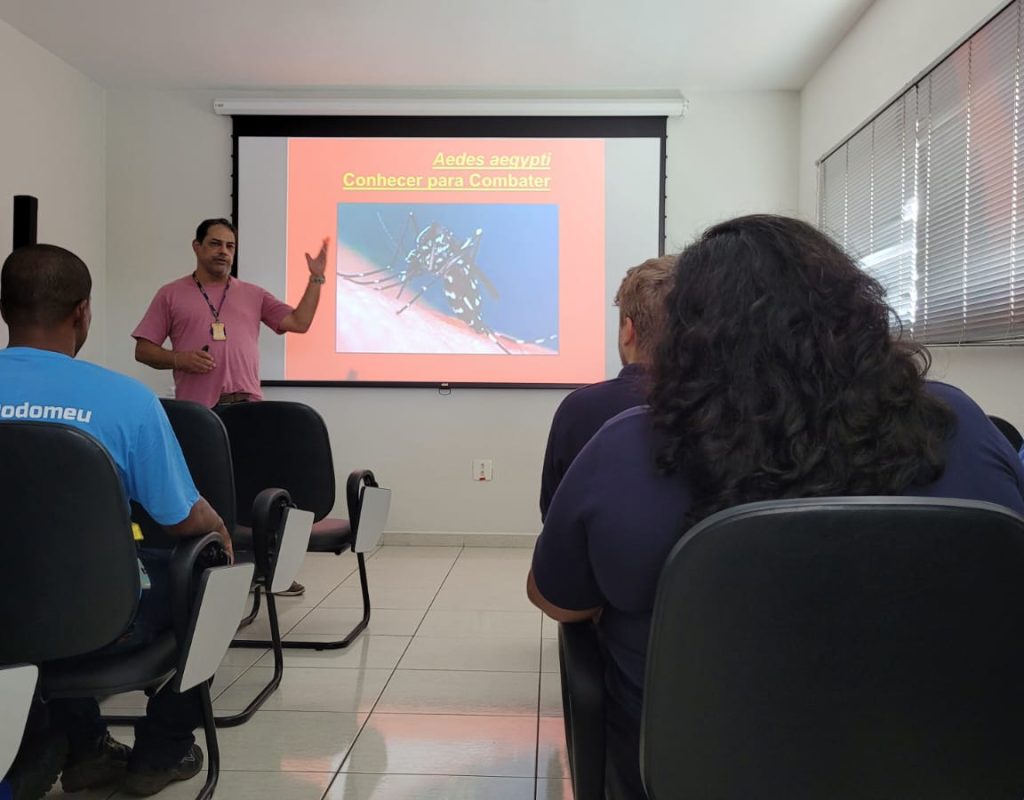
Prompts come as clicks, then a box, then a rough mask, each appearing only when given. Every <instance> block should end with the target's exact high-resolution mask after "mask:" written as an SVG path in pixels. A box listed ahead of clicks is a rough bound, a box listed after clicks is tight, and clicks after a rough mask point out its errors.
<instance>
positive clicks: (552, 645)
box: [540, 639, 558, 672]
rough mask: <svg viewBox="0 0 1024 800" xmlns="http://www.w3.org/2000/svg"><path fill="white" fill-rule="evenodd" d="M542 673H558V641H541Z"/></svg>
mask: <svg viewBox="0 0 1024 800" xmlns="http://www.w3.org/2000/svg"><path fill="white" fill-rule="evenodd" d="M540 671H541V672H558V639H542V640H541V646H540Z"/></svg>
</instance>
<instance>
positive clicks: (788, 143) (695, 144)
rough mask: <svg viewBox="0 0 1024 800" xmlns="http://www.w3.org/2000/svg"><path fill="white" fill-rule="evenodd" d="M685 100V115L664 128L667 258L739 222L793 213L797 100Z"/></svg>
mask: <svg viewBox="0 0 1024 800" xmlns="http://www.w3.org/2000/svg"><path fill="white" fill-rule="evenodd" d="M687 100H688V101H689V110H688V111H687V115H686V116H685V117H684V118H682V119H675V120H670V121H669V127H668V132H669V139H668V173H667V186H666V191H667V194H668V200H667V202H666V204H665V216H666V224H665V239H666V241H665V247H666V250H667V251H669V252H674V251H676V250H679V249H681V248H682V247H683V246H684V245H686V244H687V243H688V242H690V241H691V240H692V239H693V238H694V237H696V236H697V235H699V234H700V233H701V231H702V230H704V228H706V227H708V225H711V224H712V223H715V222H720V221H721V220H724V219H728V218H730V217H734V216H738V215H740V214H747V213H755V212H774V213H779V214H794V213H796V211H797V206H798V202H797V201H798V195H797V181H796V166H797V159H798V157H799V154H800V127H799V123H800V116H799V114H800V96H799V94H798V93H796V92H735V93H711V94H687Z"/></svg>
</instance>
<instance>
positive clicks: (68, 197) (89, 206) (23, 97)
mask: <svg viewBox="0 0 1024 800" xmlns="http://www.w3.org/2000/svg"><path fill="white" fill-rule="evenodd" d="M0 101H2V103H3V117H2V119H3V121H2V123H0V187H2V191H3V194H2V195H0V254H2V256H0V259H2V258H6V256H7V254H8V253H9V252H10V248H11V235H12V229H11V228H12V223H11V216H12V208H13V201H12V198H13V196H14V195H16V194H30V195H35V196H36V197H38V198H39V241H41V242H47V243H49V244H58V245H61V246H62V247H66V248H68V249H69V250H72V251H74V252H75V253H77V254H78V255H79V256H80V257H81V258H82V259H83V260H84V261H85V263H86V264H88V266H89V270H90V272H91V273H92V279H93V295H92V297H93V300H92V302H93V328H92V335H91V336H90V338H89V341H88V342H87V344H86V346H85V349H84V350H83V351H82V356H83V357H84V358H88V359H90V360H92V361H98V362H103V361H104V360H105V352H104V345H105V342H106V327H107V319H106V316H107V307H106V267H105V265H106V246H105V237H106V230H105V219H106V172H105V168H104V155H105V151H104V127H105V116H104V92H103V89H101V88H100V87H99V86H97V85H96V84H95V83H93V82H92V81H90V80H89V79H88V78H86V77H85V76H84V75H82V74H81V73H80V72H78V71H77V70H75V69H73V68H71V67H70V66H68V65H67V64H66V63H64V62H63V61H61V60H60V59H59V58H57V57H56V56H54V55H53V54H51V53H49V52H48V51H46V50H44V49H43V48H42V47H40V46H39V45H37V44H36V43H35V42H33V41H32V40H30V39H28V38H26V37H25V36H23V35H22V34H21V33H19V32H18V31H16V30H15V29H14V28H12V27H11V26H10V25H8V24H7V23H6V22H3V21H0ZM6 342H7V329H6V327H5V326H4V325H3V323H2V322H0V343H4V344H6Z"/></svg>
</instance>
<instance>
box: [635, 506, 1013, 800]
mask: <svg viewBox="0 0 1024 800" xmlns="http://www.w3.org/2000/svg"><path fill="white" fill-rule="evenodd" d="M1022 575H1024V520H1022V518H1021V517H1019V516H1017V515H1016V514H1014V513H1012V512H1010V511H1007V510H1006V509H1003V508H1001V507H999V506H994V505H991V504H987V503H973V502H967V501H957V500H934V499H922V498H841V499H820V500H795V501H783V502H772V503H755V504H751V505H747V506H740V507H737V508H734V509H731V510H728V511H724V512H721V513H719V514H716V515H714V516H712V517H710V518H708V519H707V520H705V521H703V522H702V523H700V524H699V525H697V526H695V527H694V528H693V529H692V530H691V531H690V532H689V533H687V534H686V535H685V536H684V537H683V538H682V540H681V541H680V542H679V543H678V544H677V545H676V547H675V548H674V549H673V550H672V552H671V554H670V555H669V557H668V559H667V561H666V564H665V567H664V570H663V572H662V575H661V578H660V581H659V585H658V591H657V596H656V600H655V607H654V617H653V622H652V628H651V638H650V647H649V650H648V663H647V677H646V683H645V698H644V710H643V724H642V734H641V737H642V738H641V742H642V743H641V768H642V773H643V776H644V784H645V786H646V788H647V791H648V794H649V796H650V798H651V800H666V799H667V798H677V797H685V798H687V800H712V798H713V800H740V798H743V800H746V798H750V797H761V798H787V800H812V799H813V800H824V799H825V798H827V799H828V800H854V799H856V800H864V799H865V798H929V800H947V799H948V800H952V798H975V797H977V798H982V797H984V798H986V800H995V799H996V798H1000V799H1002V798H1007V800H1008V799H1009V798H1020V797H1024V758H1022V757H1021V754H1022V753H1024V726H1022V725H1021V720H1022V719H1024V680H1022V679H1021V675H1022V668H1024V580H1022V577H1021V576H1022Z"/></svg>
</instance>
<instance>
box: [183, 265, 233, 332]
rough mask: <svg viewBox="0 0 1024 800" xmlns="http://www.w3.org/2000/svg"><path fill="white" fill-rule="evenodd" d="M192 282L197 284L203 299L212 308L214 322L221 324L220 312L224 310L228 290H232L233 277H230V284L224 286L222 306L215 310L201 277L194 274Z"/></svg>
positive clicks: (221, 297) (221, 299)
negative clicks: (200, 279)
mask: <svg viewBox="0 0 1024 800" xmlns="http://www.w3.org/2000/svg"><path fill="white" fill-rule="evenodd" d="M192 280H194V281H195V282H196V286H198V287H199V291H200V292H202V293H203V299H204V300H205V301H206V305H208V306H209V307H210V313H211V314H213V321H214V322H220V310H221V309H222V308H224V301H225V300H226V299H227V296H228V289H230V288H231V276H230V275H228V282H227V283H226V284H225V286H224V294H222V295H221V296H220V304H219V305H218V306H217V307H216V308H214V307H213V303H211V302H210V296H209V295H208V294H207V293H206V289H204V288H203V284H201V283H200V282H199V276H197V275H196V273H194V272H193V273H192Z"/></svg>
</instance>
